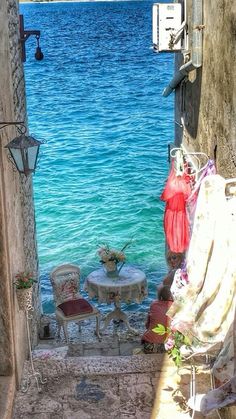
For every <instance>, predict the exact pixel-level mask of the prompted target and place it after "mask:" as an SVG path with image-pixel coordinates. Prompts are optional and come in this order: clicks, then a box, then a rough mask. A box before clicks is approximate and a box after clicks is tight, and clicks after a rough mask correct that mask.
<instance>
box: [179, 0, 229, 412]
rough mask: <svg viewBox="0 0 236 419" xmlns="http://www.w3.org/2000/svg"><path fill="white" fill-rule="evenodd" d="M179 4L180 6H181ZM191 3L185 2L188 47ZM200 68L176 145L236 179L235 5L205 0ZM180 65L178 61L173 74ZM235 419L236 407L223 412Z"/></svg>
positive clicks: (185, 96) (186, 96) (186, 95)
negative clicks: (198, 154) (202, 155)
mask: <svg viewBox="0 0 236 419" xmlns="http://www.w3.org/2000/svg"><path fill="white" fill-rule="evenodd" d="M181 1H182V0H181ZM191 6H192V0H188V1H187V8H188V18H187V21H188V23H189V30H190V46H191V31H192V25H191V24H192V21H191V10H192V7H191ZM203 24H204V25H205V27H204V29H203V63H202V68H199V69H198V70H194V71H193V72H191V73H189V77H188V80H184V81H183V82H182V83H181V84H180V85H179V87H178V88H177V89H176V95H175V104H176V106H175V122H176V124H175V125H176V130H175V131H176V132H175V133H176V135H175V137H176V144H177V145H179V144H180V143H181V142H182V143H183V145H184V146H185V147H186V148H187V149H189V150H190V151H203V152H205V153H206V154H207V155H208V156H209V157H210V158H213V159H214V160H215V162H216V167H217V172H218V173H219V174H220V175H222V176H223V177H226V178H230V177H236V79H235V74H236V2H235V1H232V0H214V1H209V0H203ZM182 63H183V56H182V54H178V56H177V57H176V69H177V68H179V67H180V65H181V64H182ZM221 414H222V417H224V418H235V417H236V407H230V408H227V409H225V411H224V412H221Z"/></svg>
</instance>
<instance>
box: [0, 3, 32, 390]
mask: <svg viewBox="0 0 236 419" xmlns="http://www.w3.org/2000/svg"><path fill="white" fill-rule="evenodd" d="M0 63H1V65H0V121H12V122H13V121H14V122H15V121H25V122H26V125H27V118H26V101H25V85H24V72H23V65H22V62H21V49H20V42H19V18H18V1H17V0H1V2H0ZM17 134H18V133H17V130H16V127H14V126H8V127H6V128H4V129H1V130H0V141H1V147H0V198H1V202H0V278H1V281H0V336H1V338H0V339H1V340H0V375H12V374H15V376H16V382H19V379H20V376H21V371H22V367H23V363H24V360H25V358H26V356H27V352H28V347H27V338H26V325H25V319H24V314H23V313H22V312H20V311H19V309H18V304H17V300H16V294H15V289H14V286H13V279H14V275H15V274H16V273H17V272H19V271H23V270H30V271H34V272H36V274H37V268H38V266H37V249H36V233H35V220H34V206H33V195H32V194H33V189H32V178H31V176H29V177H27V178H26V177H25V176H24V175H19V173H18V172H17V171H16V170H14V167H13V165H12V163H11V162H10V161H9V159H8V155H7V151H6V149H5V148H4V146H5V145H6V144H7V143H8V142H10V140H11V139H12V138H14V137H16V136H17ZM34 294H35V295H34V304H35V307H38V286H37V287H35V290H34ZM37 316H38V314H37V311H36V313H35V316H34V317H35V318H34V320H33V322H32V326H33V327H32V331H33V336H34V340H36V336H37V325H36V323H37Z"/></svg>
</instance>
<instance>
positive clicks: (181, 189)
mask: <svg viewBox="0 0 236 419" xmlns="http://www.w3.org/2000/svg"><path fill="white" fill-rule="evenodd" d="M190 193H191V188H190V185H189V183H188V182H187V181H186V177H185V175H183V176H177V175H176V172H175V168H174V160H172V165H171V171H170V175H169V177H168V179H167V183H166V186H165V188H164V191H163V193H162V195H161V197H160V199H161V200H162V201H165V202H166V208H165V214H164V230H165V235H166V241H167V244H168V247H169V249H170V250H171V251H172V252H176V253H182V252H184V251H185V250H186V249H187V248H188V245H189V222H188V217H187V213H186V200H187V198H188V197H189V196H190Z"/></svg>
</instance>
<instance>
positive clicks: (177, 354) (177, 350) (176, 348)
mask: <svg viewBox="0 0 236 419" xmlns="http://www.w3.org/2000/svg"><path fill="white" fill-rule="evenodd" d="M152 330H153V332H155V333H157V334H158V335H161V336H163V335H166V340H165V343H164V345H165V349H166V351H167V353H168V355H169V356H170V358H171V359H173V361H174V363H175V365H176V366H177V367H178V368H179V367H180V366H181V364H182V354H181V348H182V347H185V348H186V347H187V348H188V347H189V348H190V346H191V341H190V339H189V337H188V336H184V335H183V334H182V333H180V332H179V331H178V330H174V329H173V328H172V329H171V328H170V327H165V326H163V324H158V325H157V326H156V327H154V329H152Z"/></svg>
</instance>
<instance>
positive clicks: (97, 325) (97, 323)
mask: <svg viewBox="0 0 236 419" xmlns="http://www.w3.org/2000/svg"><path fill="white" fill-rule="evenodd" d="M95 334H96V336H97V337H98V339H99V340H101V339H102V337H101V335H100V315H99V314H98V315H97V316H96V332H95Z"/></svg>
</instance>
